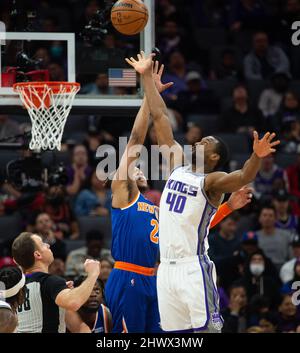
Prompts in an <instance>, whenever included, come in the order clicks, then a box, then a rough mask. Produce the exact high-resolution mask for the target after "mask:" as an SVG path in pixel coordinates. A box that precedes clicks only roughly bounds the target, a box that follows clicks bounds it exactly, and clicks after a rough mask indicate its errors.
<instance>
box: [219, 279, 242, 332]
mask: <svg viewBox="0 0 300 353" xmlns="http://www.w3.org/2000/svg"><path fill="white" fill-rule="evenodd" d="M247 301H248V300H247V293H246V289H245V287H243V286H242V285H241V284H233V285H232V286H231V288H230V289H229V305H228V308H226V309H225V310H223V311H222V317H223V319H224V325H223V329H222V332H223V333H242V332H245V331H246V328H247V321H248V317H247V316H248V315H247Z"/></svg>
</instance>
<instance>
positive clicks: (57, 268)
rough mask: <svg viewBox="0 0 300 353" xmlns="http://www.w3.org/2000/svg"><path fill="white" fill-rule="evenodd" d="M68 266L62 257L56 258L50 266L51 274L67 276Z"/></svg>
mask: <svg viewBox="0 0 300 353" xmlns="http://www.w3.org/2000/svg"><path fill="white" fill-rule="evenodd" d="M65 271H66V266H65V263H64V261H63V260H62V259H60V258H56V259H54V261H53V262H52V264H51V265H50V266H49V274H50V275H55V276H59V277H65Z"/></svg>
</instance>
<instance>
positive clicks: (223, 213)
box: [210, 202, 233, 229]
mask: <svg viewBox="0 0 300 353" xmlns="http://www.w3.org/2000/svg"><path fill="white" fill-rule="evenodd" d="M232 212H233V211H232V209H231V208H230V207H229V206H228V204H227V202H225V203H223V204H222V205H221V206H220V207H219V208H218V211H217V213H216V214H215V216H214V218H213V220H212V222H211V224H210V229H212V228H213V227H215V226H216V225H217V224H218V223H220V222H221V221H222V220H223V219H224V218H225V217H227V216H228V215H230V213H232Z"/></svg>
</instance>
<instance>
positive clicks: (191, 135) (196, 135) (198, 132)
mask: <svg viewBox="0 0 300 353" xmlns="http://www.w3.org/2000/svg"><path fill="white" fill-rule="evenodd" d="M202 138H203V131H202V129H201V127H200V126H199V125H197V124H193V123H191V124H188V129H187V132H186V134H185V144H186V145H190V146H194V144H195V143H196V142H199V141H201V140H202Z"/></svg>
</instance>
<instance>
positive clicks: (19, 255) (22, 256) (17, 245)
mask: <svg viewBox="0 0 300 353" xmlns="http://www.w3.org/2000/svg"><path fill="white" fill-rule="evenodd" d="M32 236H33V233H29V232H23V233H21V234H20V235H19V236H18V237H17V238H16V239H15V240H14V242H13V244H12V256H13V258H14V259H15V261H16V263H17V264H18V265H19V266H21V267H22V268H23V269H24V270H27V269H29V268H31V267H32V266H33V265H34V262H35V259H34V252H35V251H36V250H37V248H36V244H35V242H34V240H33V239H32Z"/></svg>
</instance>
